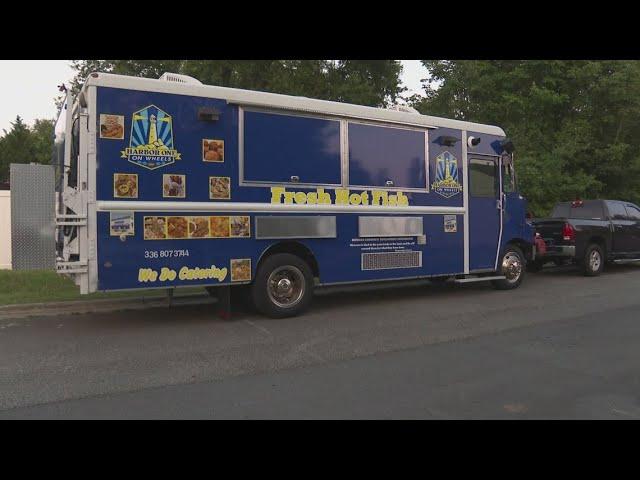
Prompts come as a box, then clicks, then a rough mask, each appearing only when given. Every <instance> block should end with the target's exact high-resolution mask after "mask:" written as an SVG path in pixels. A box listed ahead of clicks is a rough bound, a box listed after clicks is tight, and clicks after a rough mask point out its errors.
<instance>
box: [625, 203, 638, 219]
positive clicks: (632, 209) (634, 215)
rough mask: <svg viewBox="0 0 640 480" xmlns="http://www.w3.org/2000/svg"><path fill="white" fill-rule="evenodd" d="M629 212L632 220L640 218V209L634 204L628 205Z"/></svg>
mask: <svg viewBox="0 0 640 480" xmlns="http://www.w3.org/2000/svg"><path fill="white" fill-rule="evenodd" d="M627 214H628V215H629V218H630V219H631V220H636V221H637V220H640V210H638V207H635V206H633V205H627Z"/></svg>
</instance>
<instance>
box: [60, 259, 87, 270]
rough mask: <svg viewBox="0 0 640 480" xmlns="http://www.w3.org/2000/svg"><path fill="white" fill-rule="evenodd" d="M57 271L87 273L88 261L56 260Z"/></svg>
mask: <svg viewBox="0 0 640 480" xmlns="http://www.w3.org/2000/svg"><path fill="white" fill-rule="evenodd" d="M56 271H57V272H58V273H87V271H88V269H87V262H65V261H63V260H58V261H57V262H56Z"/></svg>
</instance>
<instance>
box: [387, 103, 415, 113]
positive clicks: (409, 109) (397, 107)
mask: <svg viewBox="0 0 640 480" xmlns="http://www.w3.org/2000/svg"><path fill="white" fill-rule="evenodd" d="M387 110H395V111H396V112H403V113H417V114H418V115H420V112H419V111H418V110H416V109H415V108H413V107H410V106H409V105H393V106H392V107H389V108H387Z"/></svg>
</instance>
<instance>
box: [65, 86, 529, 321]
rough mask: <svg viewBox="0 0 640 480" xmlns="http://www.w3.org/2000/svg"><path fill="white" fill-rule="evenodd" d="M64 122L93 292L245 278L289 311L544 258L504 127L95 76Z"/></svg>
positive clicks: (264, 307) (485, 277)
mask: <svg viewBox="0 0 640 480" xmlns="http://www.w3.org/2000/svg"><path fill="white" fill-rule="evenodd" d="M56 132H60V133H59V134H57V137H56V138H57V142H58V146H57V149H56V151H58V152H61V157H62V160H61V161H62V162H63V163H64V169H63V173H64V178H63V182H62V183H63V188H62V190H61V192H60V193H61V201H60V210H59V211H58V214H57V224H58V226H59V229H60V235H59V238H60V242H59V248H58V262H57V270H58V272H60V273H62V274H65V275H69V276H71V277H72V278H73V279H74V280H75V282H76V284H77V285H78V286H79V287H80V291H81V293H90V292H94V291H112V290H125V289H148V288H164V289H173V288H177V287H187V286H188V287H193V286H203V287H207V288H208V289H209V290H210V291H217V292H221V293H222V295H221V297H222V298H225V295H226V296H227V297H226V298H228V294H229V291H230V287H232V286H236V285H245V289H248V290H249V293H250V298H251V299H252V301H253V303H254V304H255V306H256V307H257V308H258V310H259V311H261V312H262V313H264V314H266V315H269V316H274V317H279V316H289V315H295V314H298V313H300V312H301V311H302V310H304V309H305V308H306V307H307V306H308V305H309V303H310V301H311V298H312V296H313V290H314V287H315V286H317V285H329V284H346V283H355V282H373V281H387V280H399V279H415V278H432V279H434V280H444V279H451V280H453V281H456V282H471V281H491V282H492V283H493V285H494V286H495V287H496V288H498V289H512V288H515V287H517V286H518V285H519V284H520V282H521V281H522V278H523V275H524V266H525V265H526V262H527V260H530V259H531V257H532V256H533V255H535V252H534V249H533V240H534V232H533V230H532V227H531V225H530V224H529V223H527V221H526V219H525V211H526V200H525V199H524V198H523V197H522V196H521V195H520V194H519V193H518V190H517V186H516V177H515V171H514V163H513V150H514V148H513V144H512V143H511V142H510V141H509V140H508V139H507V138H506V137H505V133H504V131H503V130H502V129H501V128H499V127H495V126H490V125H482V124H476V123H470V122H465V121H459V120H451V119H444V118H437V117H431V116H426V115H420V114H419V113H417V112H415V111H410V109H408V108H406V107H405V108H402V107H398V108H396V109H383V108H372V107H364V106H358V105H349V104H345V103H338V102H330V101H323V100H316V99H310V98H303V97H294V96H287V95H277V94H272V93H264V92H257V91H248V90H239V89H233V88H224V87H216V86H207V85H202V84H201V83H200V82H199V81H198V80H196V79H193V78H191V77H186V76H183V75H177V74H170V73H166V74H164V75H163V76H162V77H160V79H146V78H135V77H128V76H120V75H113V74H105V73H92V74H91V75H90V76H89V77H88V78H87V80H86V82H85V83H84V86H83V88H82V90H81V91H80V93H79V94H78V95H77V98H75V99H72V98H70V97H67V100H66V103H65V114H64V115H61V116H60V118H59V120H58V125H57V127H56ZM209 287H220V288H219V289H215V290H213V289H211V288H209Z"/></svg>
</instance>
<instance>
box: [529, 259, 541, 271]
mask: <svg viewBox="0 0 640 480" xmlns="http://www.w3.org/2000/svg"><path fill="white" fill-rule="evenodd" d="M543 265H544V262H543V261H542V260H532V261H530V262H527V272H531V273H537V272H539V271H540V270H542V266H543Z"/></svg>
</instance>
